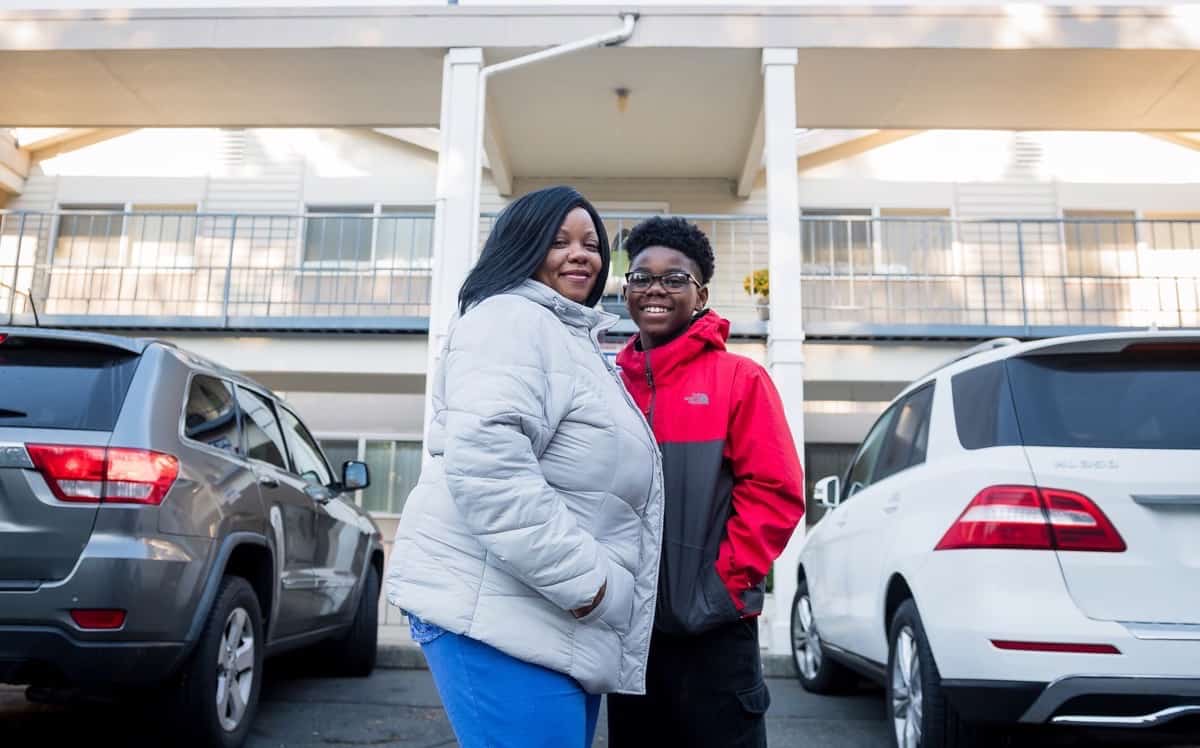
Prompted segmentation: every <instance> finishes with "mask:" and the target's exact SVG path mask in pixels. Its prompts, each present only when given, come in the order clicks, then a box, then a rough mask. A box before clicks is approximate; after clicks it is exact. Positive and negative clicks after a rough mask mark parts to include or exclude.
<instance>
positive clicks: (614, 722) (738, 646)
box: [607, 618, 771, 748]
mask: <svg viewBox="0 0 1200 748" xmlns="http://www.w3.org/2000/svg"><path fill="white" fill-rule="evenodd" d="M607 701H608V735H609V739H608V744H609V745H610V746H611V748H639V747H640V746H646V748H674V746H679V748H765V746H766V745H767V726H766V713H767V707H768V706H769V705H770V701H771V697H770V694H769V693H768V691H767V684H766V682H765V681H764V680H763V672H762V656H761V653H760V652H759V648H758V619H756V618H750V619H744V620H741V621H735V622H734V623H730V624H725V625H723V626H720V627H718V628H716V629H713V630H711V631H706V632H705V633H703V634H696V635H692V636H672V635H668V634H663V633H660V632H658V631H655V632H654V635H653V637H652V638H651V640H650V664H649V668H648V671H647V675H646V695H645V696H625V695H620V694H609V696H608V697H607Z"/></svg>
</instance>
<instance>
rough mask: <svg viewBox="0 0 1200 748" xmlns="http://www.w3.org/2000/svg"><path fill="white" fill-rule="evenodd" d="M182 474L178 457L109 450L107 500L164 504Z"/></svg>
mask: <svg viewBox="0 0 1200 748" xmlns="http://www.w3.org/2000/svg"><path fill="white" fill-rule="evenodd" d="M178 477H179V460H177V459H176V458H175V457H173V456H172V455H168V454H163V453H162V452H151V451H149V450H145V449H121V448H112V449H109V450H108V472H107V474H106V480H105V482H104V501H105V503H116V504H161V503H162V500H163V498H164V497H165V496H166V495H167V491H169V490H171V485H172V484H173V483H175V479H176V478H178Z"/></svg>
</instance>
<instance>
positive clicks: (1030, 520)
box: [934, 486, 1053, 551]
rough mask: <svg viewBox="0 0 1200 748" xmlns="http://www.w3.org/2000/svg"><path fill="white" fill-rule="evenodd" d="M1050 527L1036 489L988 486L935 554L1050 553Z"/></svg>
mask: <svg viewBox="0 0 1200 748" xmlns="http://www.w3.org/2000/svg"><path fill="white" fill-rule="evenodd" d="M1052 542H1053V541H1052V539H1051V536H1050V525H1049V524H1047V523H1046V513H1045V510H1044V509H1043V508H1042V501H1041V499H1040V498H1039V497H1038V492H1037V489H1036V488H1033V487H1031V486H991V487H989V488H985V489H983V490H982V491H980V492H979V494H978V495H977V496H976V497H975V498H974V499H972V500H971V503H970V504H968V505H967V508H966V511H964V512H963V513H962V515H961V516H959V518H958V520H957V521H956V522H955V523H954V524H953V525H951V526H950V529H949V530H947V531H946V534H945V535H944V536H943V537H942V540H941V542H939V543H938V544H937V547H936V548H935V549H934V550H938V551H949V550H955V549H959V548H1021V549H1029V550H1047V551H1048V550H1050V549H1051V548H1052V547H1053V546H1052V545H1051V543H1052Z"/></svg>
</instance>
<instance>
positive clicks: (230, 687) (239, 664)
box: [217, 608, 255, 732]
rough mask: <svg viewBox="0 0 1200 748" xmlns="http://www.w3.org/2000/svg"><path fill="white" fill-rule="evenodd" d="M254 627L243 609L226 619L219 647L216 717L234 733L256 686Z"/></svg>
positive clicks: (223, 726) (228, 730)
mask: <svg viewBox="0 0 1200 748" xmlns="http://www.w3.org/2000/svg"><path fill="white" fill-rule="evenodd" d="M254 646H255V642H254V629H253V627H251V625H250V615H249V614H248V613H247V612H246V610H245V609H244V608H234V609H233V611H232V612H231V613H230V614H229V617H228V618H226V619H225V627H224V629H223V630H222V632H221V644H220V647H219V648H218V650H217V718H218V719H219V720H220V722H221V728H222V729H224V730H225V731H226V732H233V731H234V730H236V729H238V727H239V726H240V725H241V724H242V720H243V719H244V718H245V716H246V710H247V708H248V706H249V703H250V692H251V689H252V688H253V687H254V656H255V651H254Z"/></svg>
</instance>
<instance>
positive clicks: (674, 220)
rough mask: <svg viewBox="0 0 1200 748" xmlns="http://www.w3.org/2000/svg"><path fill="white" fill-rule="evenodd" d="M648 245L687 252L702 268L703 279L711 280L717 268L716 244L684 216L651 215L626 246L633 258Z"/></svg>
mask: <svg viewBox="0 0 1200 748" xmlns="http://www.w3.org/2000/svg"><path fill="white" fill-rule="evenodd" d="M646 247H667V248H668V249H674V250H677V251H679V252H682V253H683V254H685V255H687V257H688V259H690V260H691V261H692V262H694V263H696V267H698V268H700V282H701V283H704V284H707V283H708V282H709V281H710V280H712V277H713V271H714V270H715V269H716V259H715V258H714V256H713V248H712V245H711V244H709V243H708V237H707V236H706V235H705V234H704V232H703V231H701V230H700V227H699V226H697V225H696V224H694V223H691V222H690V221H687V220H685V219H683V218H678V217H671V218H667V217H665V216H654V217H652V218H647V219H646V220H644V221H642V222H641V223H639V224H638V225H637V226H635V227H634V228H633V231H631V232H629V236H628V237H626V239H625V242H624V249H625V251H626V252H628V253H629V261H630V262H631V263H632V262H633V259H634V258H635V257H637V256H638V253H639V252H641V251H642V250H643V249H645V248H646Z"/></svg>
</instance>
